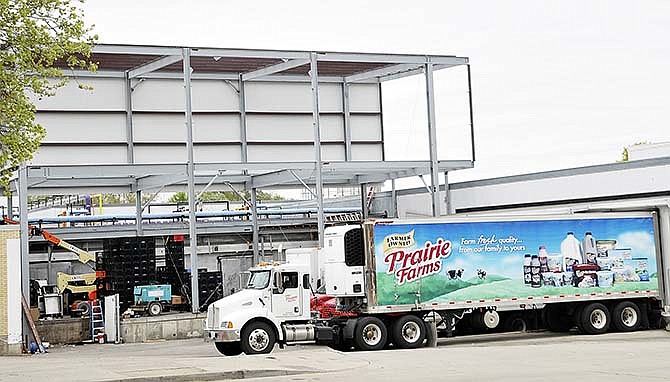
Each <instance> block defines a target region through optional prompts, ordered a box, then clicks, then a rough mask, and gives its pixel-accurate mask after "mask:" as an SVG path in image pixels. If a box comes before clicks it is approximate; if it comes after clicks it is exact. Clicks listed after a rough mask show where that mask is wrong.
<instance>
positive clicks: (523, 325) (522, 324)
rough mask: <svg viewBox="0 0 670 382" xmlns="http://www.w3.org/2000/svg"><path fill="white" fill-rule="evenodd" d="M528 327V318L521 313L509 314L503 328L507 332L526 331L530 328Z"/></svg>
mask: <svg viewBox="0 0 670 382" xmlns="http://www.w3.org/2000/svg"><path fill="white" fill-rule="evenodd" d="M528 327H529V325H528V320H527V319H526V317H525V316H524V315H523V314H520V313H512V314H509V315H507V317H506V318H505V321H504V323H503V330H504V331H506V332H525V331H527V330H528Z"/></svg>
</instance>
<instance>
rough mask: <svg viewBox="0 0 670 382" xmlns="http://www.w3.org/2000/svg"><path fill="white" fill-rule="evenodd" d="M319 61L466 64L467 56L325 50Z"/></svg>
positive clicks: (319, 56) (319, 55) (320, 54)
mask: <svg viewBox="0 0 670 382" xmlns="http://www.w3.org/2000/svg"><path fill="white" fill-rule="evenodd" d="M318 59H319V61H341V62H375V63H389V64H419V65H423V64H426V63H433V64H438V65H451V66H456V65H465V64H467V63H468V59H467V57H456V56H425V55H418V54H383V53H381V54H380V53H337V52H324V53H319V54H318Z"/></svg>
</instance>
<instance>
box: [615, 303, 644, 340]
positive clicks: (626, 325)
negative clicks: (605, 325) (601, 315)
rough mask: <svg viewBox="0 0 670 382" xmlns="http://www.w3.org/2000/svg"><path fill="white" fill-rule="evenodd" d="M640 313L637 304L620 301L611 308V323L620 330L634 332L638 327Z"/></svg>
mask: <svg viewBox="0 0 670 382" xmlns="http://www.w3.org/2000/svg"><path fill="white" fill-rule="evenodd" d="M641 318H642V313H641V312H640V308H639V307H638V306H637V304H635V303H633V302H630V301H621V302H620V303H618V304H616V305H615V306H614V309H613V310H612V323H613V324H614V327H615V328H617V330H619V331H621V332H634V331H636V330H638V329H639V328H640V323H641V321H642V320H641Z"/></svg>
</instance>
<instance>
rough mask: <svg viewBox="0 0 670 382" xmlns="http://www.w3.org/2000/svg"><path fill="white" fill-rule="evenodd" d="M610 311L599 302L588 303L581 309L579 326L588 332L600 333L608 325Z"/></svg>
mask: <svg viewBox="0 0 670 382" xmlns="http://www.w3.org/2000/svg"><path fill="white" fill-rule="evenodd" d="M610 321H611V316H610V311H609V310H607V307H606V306H605V305H603V304H601V303H597V302H595V303H592V304H588V305H586V306H585V307H584V309H582V314H581V320H580V325H579V326H580V328H581V329H582V330H583V331H584V332H585V333H588V334H602V333H605V332H607V329H609V327H610Z"/></svg>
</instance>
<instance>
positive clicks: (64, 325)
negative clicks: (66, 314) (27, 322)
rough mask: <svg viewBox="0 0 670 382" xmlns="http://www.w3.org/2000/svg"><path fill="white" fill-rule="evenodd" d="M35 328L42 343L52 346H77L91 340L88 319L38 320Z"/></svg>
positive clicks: (89, 321)
mask: <svg viewBox="0 0 670 382" xmlns="http://www.w3.org/2000/svg"><path fill="white" fill-rule="evenodd" d="M35 326H36V327H37V331H38V332H39V333H40V337H41V338H42V341H46V342H49V343H52V344H77V343H81V342H84V341H87V340H90V339H91V320H90V318H88V317H84V318H63V319H60V320H39V321H36V322H35Z"/></svg>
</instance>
